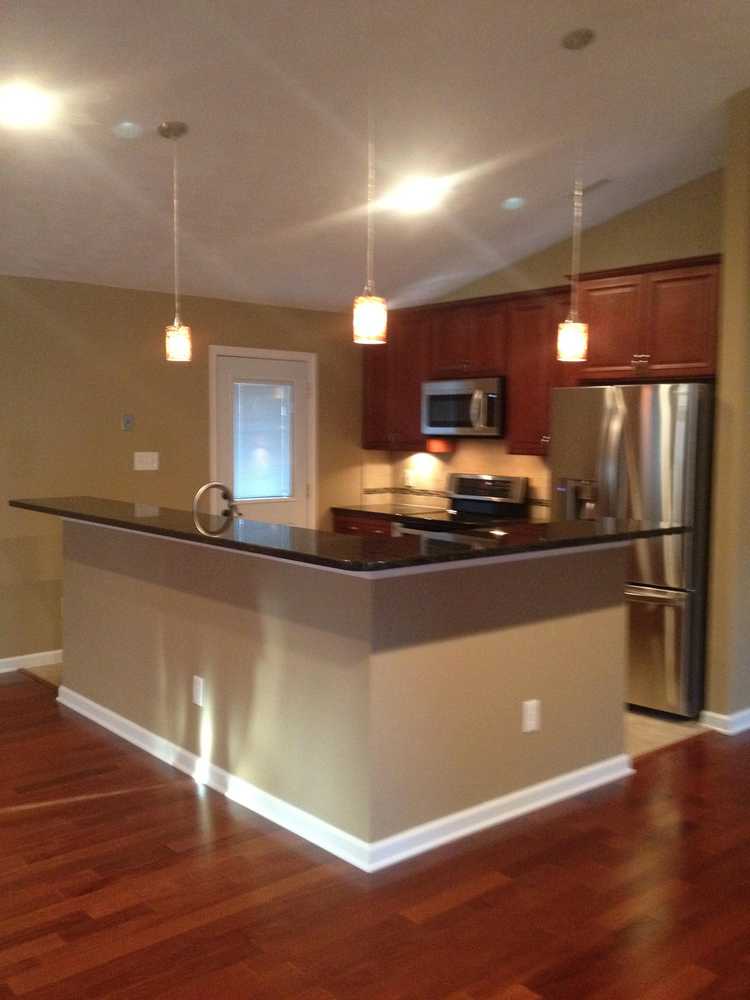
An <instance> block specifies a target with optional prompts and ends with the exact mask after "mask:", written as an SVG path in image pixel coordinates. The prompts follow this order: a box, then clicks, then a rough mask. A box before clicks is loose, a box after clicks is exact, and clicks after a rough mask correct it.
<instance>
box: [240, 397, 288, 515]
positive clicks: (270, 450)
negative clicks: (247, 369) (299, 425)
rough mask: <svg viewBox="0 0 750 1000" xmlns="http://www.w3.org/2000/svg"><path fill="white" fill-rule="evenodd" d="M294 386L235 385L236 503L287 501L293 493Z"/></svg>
mask: <svg viewBox="0 0 750 1000" xmlns="http://www.w3.org/2000/svg"><path fill="white" fill-rule="evenodd" d="M293 404H294V388H293V386H292V385H289V384H286V385H283V384H278V383H275V384H274V383H270V384H269V383H263V382H235V384H234V476H233V479H234V494H235V497H236V499H237V500H272V499H286V498H287V497H290V496H291V495H292V492H293V484H292V459H293V441H292V434H293Z"/></svg>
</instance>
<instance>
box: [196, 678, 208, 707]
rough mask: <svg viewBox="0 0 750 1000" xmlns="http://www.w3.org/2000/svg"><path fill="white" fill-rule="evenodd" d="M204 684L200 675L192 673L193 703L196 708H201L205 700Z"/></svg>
mask: <svg viewBox="0 0 750 1000" xmlns="http://www.w3.org/2000/svg"><path fill="white" fill-rule="evenodd" d="M205 692H206V684H205V681H204V679H203V678H202V677H198V676H197V675H193V704H194V705H197V706H198V708H203V704H204V701H205Z"/></svg>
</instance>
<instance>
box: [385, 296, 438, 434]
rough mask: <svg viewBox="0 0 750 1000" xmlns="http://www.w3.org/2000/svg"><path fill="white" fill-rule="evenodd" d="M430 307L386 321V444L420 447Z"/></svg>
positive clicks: (427, 358)
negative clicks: (387, 442) (387, 441)
mask: <svg viewBox="0 0 750 1000" xmlns="http://www.w3.org/2000/svg"><path fill="white" fill-rule="evenodd" d="M431 317H432V312H431V310H415V311H414V312H399V313H395V314H394V315H393V316H392V317H391V319H389V323H388V346H387V348H386V350H387V358H388V414H389V428H388V432H389V433H388V438H389V445H388V447H389V448H392V449H395V450H401V451H420V450H422V449H423V448H424V437H423V436H422V382H423V381H424V380H425V379H426V378H427V372H428V361H429V347H430V341H429V337H430V323H431Z"/></svg>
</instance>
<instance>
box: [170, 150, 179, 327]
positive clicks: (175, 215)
mask: <svg viewBox="0 0 750 1000" xmlns="http://www.w3.org/2000/svg"><path fill="white" fill-rule="evenodd" d="M173 142H174V149H173V151H172V153H173V155H172V236H173V251H174V325H175V326H180V325H181V324H180V253H179V246H180V212H179V209H180V193H179V175H178V169H177V139H174V140H173Z"/></svg>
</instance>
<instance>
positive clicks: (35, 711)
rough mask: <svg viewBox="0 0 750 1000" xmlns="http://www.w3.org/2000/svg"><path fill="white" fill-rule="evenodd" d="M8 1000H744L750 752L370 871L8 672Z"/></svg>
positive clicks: (660, 765)
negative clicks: (250, 808) (270, 819)
mask: <svg viewBox="0 0 750 1000" xmlns="http://www.w3.org/2000/svg"><path fill="white" fill-rule="evenodd" d="M0 751H1V753H0V773H1V774H2V782H1V783H0V848H1V850H0V1000H7V998H10V997H28V998H30V1000H53V998H54V1000H63V998H74V997H75V998H77V1000H78V998H97V997H111V998H118V1000H144V998H151V997H160V998H165V1000H178V998H179V1000H214V998H216V1000H234V998H243V1000H244V998H251V1000H264V998H269V1000H284V998H292V997H295V998H297V1000H332V998H333V1000H342V998H343V1000H349V998H356V1000H422V998H423V1000H439V998H444V1000H501V998H502V1000H535V998H538V997H542V998H545V1000H552V998H591V1000H636V998H637V1000H688V998H693V997H735V998H740V997H742V998H747V997H748V996H750V905H749V904H748V893H749V891H750V796H749V795H748V783H749V781H750V739H748V738H745V737H742V736H740V737H735V738H733V739H729V738H727V737H722V736H719V735H717V734H715V733H708V734H705V735H700V736H697V737H695V738H694V739H690V740H686V741H685V742H682V743H678V744H676V745H674V746H671V747H668V748H666V749H664V750H659V751H657V752H655V753H651V754H649V755H647V756H645V757H643V758H642V759H641V760H640V761H639V766H638V772H637V774H636V775H635V776H634V777H633V778H631V779H629V780H627V781H623V782H620V783H618V784H617V785H614V786H610V787H607V788H602V789H599V790H597V791H596V792H593V793H589V794H587V795H585V796H582V797H580V798H578V799H576V800H574V801H569V802H566V803H560V804H558V805H556V806H553V807H551V808H548V809H545V810H544V811H542V812H539V813H536V814H534V815H532V816H528V817H525V818H523V819H520V820H516V821H514V822H512V823H508V824H506V825H505V826H502V827H499V828H496V829H495V830H491V831H486V832H484V833H482V834H479V835H477V836H475V837H472V838H470V839H467V840H464V841H462V842H460V843H459V844H456V845H452V846H450V847H446V848H442V849H440V850H439V851H437V852H434V853H432V854H430V855H427V856H423V857H421V858H418V859H415V860H413V861H410V862H406V863H404V864H402V865H399V866H396V867H395V868H391V869H388V870H386V871H384V872H381V873H379V874H377V875H369V876H368V875H365V874H364V873H362V872H358V871H357V870H355V869H352V868H350V867H349V866H347V865H346V864H344V863H343V862H340V861H337V860H335V859H333V858H332V857H331V856H330V855H327V854H325V853H324V852H323V851H320V850H318V849H317V848H314V847H312V846H310V845H308V844H306V843H305V842H303V841H301V840H299V839H297V838H296V837H294V836H293V835H291V834H288V833H286V832H284V831H283V830H279V829H278V828H277V827H274V826H273V825H272V824H270V823H268V822H266V821H264V820H262V819H260V818H258V817H256V816H254V815H253V814H252V813H249V812H247V811H245V810H243V809H241V808H240V807H238V806H235V805H233V804H232V803H230V802H228V801H227V800H225V799H223V798H221V797H219V796H218V795H216V794H214V793H213V792H211V791H209V790H205V789H200V788H198V787H197V786H196V785H195V784H194V783H193V782H192V781H191V780H190V779H189V778H187V777H186V776H185V775H183V774H181V773H179V772H177V771H173V770H172V769H170V768H169V767H167V766H166V765H163V764H161V763H159V762H157V761H155V760H153V759H152V758H150V757H148V756H147V755H146V754H144V753H142V752H141V751H139V750H137V749H135V748H133V747H131V746H129V745H128V744H127V743H125V742H123V741H121V740H119V739H117V738H116V737H114V736H111V735H110V734H108V733H106V732H104V731H103V730H101V729H99V728H98V727H97V726H95V725H93V724H92V723H89V722H87V721H85V720H83V719H80V718H78V717H77V716H76V715H75V714H73V713H71V712H68V711H66V710H65V709H60V708H58V706H57V705H56V703H55V701H54V691H53V690H52V689H51V688H50V687H48V686H46V685H43V684H39V683H37V682H35V681H32V680H29V679H27V678H24V677H22V676H21V675H19V674H6V675H2V676H0Z"/></svg>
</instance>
